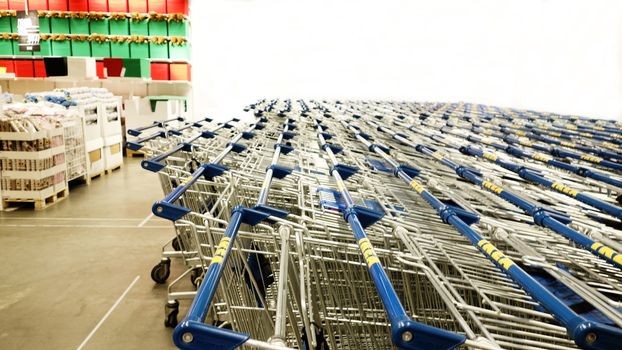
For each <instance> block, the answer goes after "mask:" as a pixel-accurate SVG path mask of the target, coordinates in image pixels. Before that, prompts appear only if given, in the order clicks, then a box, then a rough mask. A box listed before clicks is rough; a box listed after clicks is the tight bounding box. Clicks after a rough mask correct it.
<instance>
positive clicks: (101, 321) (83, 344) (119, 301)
mask: <svg viewBox="0 0 622 350" xmlns="http://www.w3.org/2000/svg"><path fill="white" fill-rule="evenodd" d="M139 279H140V276H136V277H135V278H134V280H133V281H132V283H130V285H129V286H127V288H126V289H125V291H124V292H123V294H121V296H120V297H119V299H117V301H116V302H115V303H114V304H113V305H112V307H111V308H110V309H108V312H106V314H105V315H104V317H102V319H101V320H99V323H97V325H95V328H93V330H92V331H91V333H89V335H87V336H86V338H85V339H84V340H83V341H82V343H81V344H80V346H78V348H77V349H76V350H81V349H82V348H83V347H84V346H85V345H86V343H88V341H89V340H90V339H91V337H92V336H93V335H94V334H95V332H97V330H98V329H99V327H101V325H102V324H103V323H104V321H106V319H107V318H108V316H110V314H111V313H112V312H113V311H114V309H116V308H117V306H119V304H120V303H121V301H122V300H123V298H125V296H126V295H127V293H128V292H129V291H130V289H132V287H134V285H135V284H136V282H138V280H139Z"/></svg>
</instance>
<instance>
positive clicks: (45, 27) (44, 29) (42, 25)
mask: <svg viewBox="0 0 622 350" xmlns="http://www.w3.org/2000/svg"><path fill="white" fill-rule="evenodd" d="M50 29H51V28H50V19H49V18H47V17H39V33H40V34H49V33H51V30H50Z"/></svg>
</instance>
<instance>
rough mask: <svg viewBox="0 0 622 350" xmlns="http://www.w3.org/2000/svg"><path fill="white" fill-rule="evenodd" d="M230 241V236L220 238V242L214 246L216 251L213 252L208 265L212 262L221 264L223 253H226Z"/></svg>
mask: <svg viewBox="0 0 622 350" xmlns="http://www.w3.org/2000/svg"><path fill="white" fill-rule="evenodd" d="M230 241H231V238H230V237H223V238H222V239H221V240H220V243H218V247H217V248H216V252H215V253H214V257H213V258H212V262H210V266H212V265H213V264H222V260H223V259H224V258H225V254H227V249H228V248H229V242H230Z"/></svg>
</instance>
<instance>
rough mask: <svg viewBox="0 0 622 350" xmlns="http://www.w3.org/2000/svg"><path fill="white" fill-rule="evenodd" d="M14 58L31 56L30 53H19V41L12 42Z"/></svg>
mask: <svg viewBox="0 0 622 350" xmlns="http://www.w3.org/2000/svg"><path fill="white" fill-rule="evenodd" d="M13 55H14V56H32V51H19V40H13Z"/></svg>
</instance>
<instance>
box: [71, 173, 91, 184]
mask: <svg viewBox="0 0 622 350" xmlns="http://www.w3.org/2000/svg"><path fill="white" fill-rule="evenodd" d="M69 183H70V184H76V183H85V184H86V185H87V186H88V185H90V184H91V177H90V176H88V175H87V174H84V175H82V176H78V177H76V178H75V179H72V180H69Z"/></svg>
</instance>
